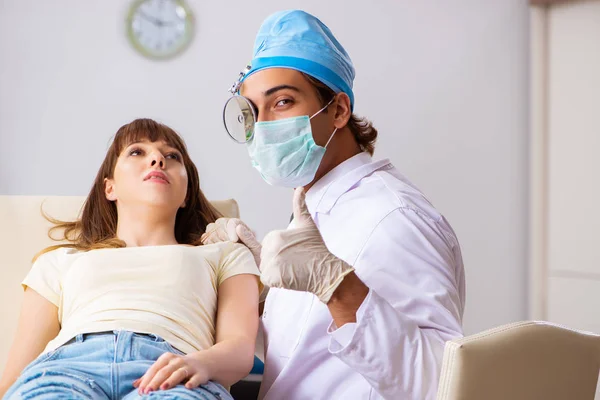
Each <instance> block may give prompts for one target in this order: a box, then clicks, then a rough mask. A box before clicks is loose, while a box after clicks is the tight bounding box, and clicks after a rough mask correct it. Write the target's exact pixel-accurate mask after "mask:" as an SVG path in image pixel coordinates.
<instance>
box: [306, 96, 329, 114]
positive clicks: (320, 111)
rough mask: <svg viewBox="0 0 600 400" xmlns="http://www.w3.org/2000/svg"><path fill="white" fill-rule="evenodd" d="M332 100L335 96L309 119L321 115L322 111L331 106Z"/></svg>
mask: <svg viewBox="0 0 600 400" xmlns="http://www.w3.org/2000/svg"><path fill="white" fill-rule="evenodd" d="M333 100H335V96H333V97H332V98H331V100H329V103H327V104H325V106H324V107H323V108H321V109H320V110H319V111H317V112H316V113H314V114H313V115H312V116H311V117H310V118H309V119H313V118H314V117H316V116H317V115H319V114H320V113H322V112H323V110H324V109H326V108H327V107H329V106H330V105H331V103H333Z"/></svg>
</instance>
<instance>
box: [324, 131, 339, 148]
mask: <svg viewBox="0 0 600 400" xmlns="http://www.w3.org/2000/svg"><path fill="white" fill-rule="evenodd" d="M337 130H338V128H335V129H334V131H333V133H332V134H331V136H329V140H328V141H327V143H325V146H323V148H324V149H326V148H327V145H328V144H329V142H331V139H333V135H335V133H336V132H337Z"/></svg>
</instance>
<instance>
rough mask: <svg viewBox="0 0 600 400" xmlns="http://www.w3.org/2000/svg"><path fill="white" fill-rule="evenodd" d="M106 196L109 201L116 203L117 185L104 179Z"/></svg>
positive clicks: (110, 180)
mask: <svg viewBox="0 0 600 400" xmlns="http://www.w3.org/2000/svg"><path fill="white" fill-rule="evenodd" d="M104 195H105V196H106V199H107V200H108V201H116V200H117V194H116V193H115V183H114V181H113V180H112V179H108V178H104Z"/></svg>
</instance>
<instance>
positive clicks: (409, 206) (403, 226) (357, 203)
mask: <svg viewBox="0 0 600 400" xmlns="http://www.w3.org/2000/svg"><path fill="white" fill-rule="evenodd" d="M306 202H307V206H308V209H309V211H310V213H311V215H312V217H313V219H314V220H315V223H316V224H317V226H318V227H319V231H320V232H321V234H322V236H323V239H324V240H325V243H326V245H327V247H328V249H329V250H330V251H331V252H332V253H333V254H335V255H336V256H337V257H339V258H341V259H343V260H344V261H346V262H347V263H348V264H350V265H352V266H354V268H355V270H356V274H357V276H358V277H359V278H360V279H361V280H362V281H363V282H364V283H365V284H366V285H367V286H368V287H369V294H368V295H367V297H366V299H365V301H364V302H363V304H362V305H361V307H360V308H359V310H358V313H357V322H356V323H352V324H346V325H344V326H343V327H341V328H340V329H336V326H335V324H334V323H333V320H332V317H331V314H330V313H329V310H328V308H327V307H326V306H325V305H324V304H323V303H321V302H320V301H319V299H318V298H317V297H316V296H314V295H313V294H311V293H305V292H296V291H291V290H285V289H271V290H270V292H269V294H268V296H267V299H266V302H265V308H264V313H263V315H262V318H261V330H262V333H263V335H264V345H265V371H264V375H263V381H262V385H261V390H260V395H259V398H261V399H266V400H282V399H382V398H385V399H394V400H399V399H406V400H409V399H410V400H428V399H435V394H436V391H437V385H438V377H439V372H440V368H441V362H442V356H443V350H444V343H445V342H446V341H447V340H450V339H453V338H456V337H460V336H462V315H463V308H464V301H465V282H464V271H463V264H462V257H461V253H460V247H459V244H458V240H457V239H456V235H455V234H454V232H453V230H452V228H451V227H450V225H449V224H448V223H447V222H446V220H445V219H444V217H442V216H441V215H440V214H439V213H438V212H437V211H436V210H435V209H434V208H433V206H432V205H431V204H430V203H429V202H428V201H427V200H426V199H425V197H424V196H423V195H422V194H421V193H420V192H419V191H418V190H417V189H416V188H415V187H414V186H413V185H412V184H411V183H409V182H408V181H407V180H406V179H405V178H404V177H402V176H401V175H400V174H399V173H398V171H397V170H396V169H395V168H394V167H393V166H392V164H391V163H390V162H389V161H388V160H382V161H377V162H373V161H372V159H371V157H370V156H369V155H368V154H367V153H361V154H358V155H356V156H354V157H352V158H351V159H349V160H346V161H345V162H344V163H342V164H340V165H339V166H338V167H336V168H335V169H334V170H332V171H331V172H329V173H328V174H327V175H326V176H324V177H323V178H321V179H320V180H319V181H318V182H317V183H316V184H315V185H314V186H313V187H312V188H311V189H310V190H309V191H308V192H307V194H306ZM292 225H293V223H292Z"/></svg>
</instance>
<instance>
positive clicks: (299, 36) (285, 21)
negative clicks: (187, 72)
mask: <svg viewBox="0 0 600 400" xmlns="http://www.w3.org/2000/svg"><path fill="white" fill-rule="evenodd" d="M250 67H251V69H250V71H248V73H247V74H246V75H245V77H244V79H245V78H247V77H248V76H250V75H252V74H253V73H255V72H257V71H260V70H263V69H267V68H290V69H294V70H297V71H300V72H304V73H305V74H308V75H310V76H312V77H313V78H315V79H318V80H319V81H321V82H323V83H324V84H325V85H327V86H328V87H329V88H331V89H332V90H333V91H334V92H336V93H340V92H344V93H346V94H347V95H348V97H350V104H351V105H352V107H353V108H354V93H353V92H352V83H353V81H354V66H353V65H352V60H351V59H350V56H349V55H348V53H346V50H344V48H343V47H342V45H341V44H340V42H338V41H337V39H336V38H335V37H334V36H333V33H331V31H330V30H329V28H328V27H327V26H326V25H325V24H324V23H322V22H321V21H320V20H319V19H318V18H316V17H315V16H313V15H311V14H309V13H307V12H305V11H301V10H287V11H279V12H277V13H275V14H272V15H270V16H269V17H267V19H265V21H264V22H263V24H262V25H261V27H260V29H259V31H258V34H257V35H256V39H255V41H254V54H253V58H252V62H251V64H250Z"/></svg>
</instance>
